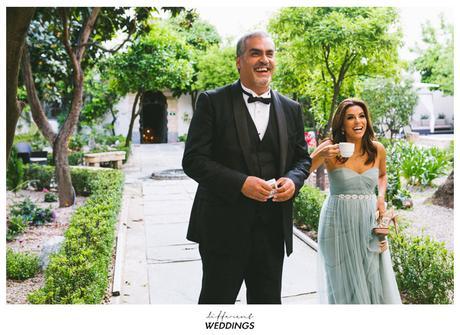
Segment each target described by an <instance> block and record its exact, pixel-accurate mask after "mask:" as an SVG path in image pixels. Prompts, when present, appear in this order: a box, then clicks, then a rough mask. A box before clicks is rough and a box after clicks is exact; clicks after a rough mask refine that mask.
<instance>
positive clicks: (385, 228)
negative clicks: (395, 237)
mask: <svg viewBox="0 0 460 335" xmlns="http://www.w3.org/2000/svg"><path fill="white" fill-rule="evenodd" d="M375 219H376V221H377V226H376V227H375V228H373V229H372V231H373V233H374V234H375V235H378V236H387V235H388V234H389V233H390V224H393V225H394V227H395V231H396V233H398V223H397V222H396V214H395V213H394V211H393V209H391V210H387V211H385V213H384V214H383V215H382V216H380V213H379V211H377V212H376V213H375Z"/></svg>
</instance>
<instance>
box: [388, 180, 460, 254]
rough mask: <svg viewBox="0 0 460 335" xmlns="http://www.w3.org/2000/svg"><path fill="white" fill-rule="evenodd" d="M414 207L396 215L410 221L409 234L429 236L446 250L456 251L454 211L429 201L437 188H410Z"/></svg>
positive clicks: (441, 181) (436, 182)
mask: <svg viewBox="0 0 460 335" xmlns="http://www.w3.org/2000/svg"><path fill="white" fill-rule="evenodd" d="M445 179H446V177H444V178H438V179H437V180H435V184H436V185H440V184H442V183H443V182H444V180H445ZM409 191H410V192H411V194H412V200H413V203H414V206H413V208H412V209H410V210H398V211H396V213H397V214H398V215H399V216H400V218H401V219H402V220H403V221H408V223H409V225H408V227H407V233H409V234H411V235H420V236H423V235H428V236H430V237H432V238H433V239H435V240H436V241H439V242H444V243H445V244H446V248H447V249H449V250H452V251H453V250H454V210H453V209H450V208H445V207H441V206H436V205H433V204H431V203H430V202H429V201H427V200H428V199H429V198H430V197H431V196H432V195H433V193H434V192H435V191H436V187H433V188H427V189H424V190H421V189H419V188H414V187H413V188H409Z"/></svg>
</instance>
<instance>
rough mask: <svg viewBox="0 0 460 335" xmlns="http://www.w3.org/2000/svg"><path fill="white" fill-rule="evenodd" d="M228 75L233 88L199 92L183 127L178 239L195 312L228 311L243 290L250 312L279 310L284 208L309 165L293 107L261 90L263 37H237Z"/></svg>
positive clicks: (268, 69)
mask: <svg viewBox="0 0 460 335" xmlns="http://www.w3.org/2000/svg"><path fill="white" fill-rule="evenodd" d="M236 66H237V68H238V72H239V74H240V79H239V80H238V81H237V82H235V83H233V84H231V85H228V86H225V87H221V88H218V89H216V90H212V91H206V92H204V93H202V94H201V95H200V96H199V98H198V100H197V104H196V111H195V113H194V115H193V118H192V121H191V123H190V128H189V132H188V136H187V142H186V144H185V151H184V157H183V160H182V166H183V168H184V171H185V173H186V174H187V175H188V176H190V177H191V178H193V179H194V180H196V181H197V182H198V184H199V185H198V189H197V192H196V195H195V200H194V203H193V208H192V212H191V216H190V224H189V228H188V233H187V239H189V240H191V241H195V242H198V243H199V251H200V255H201V259H202V265H203V278H202V287H201V293H200V298H199V303H200V304H233V303H235V301H236V298H237V295H238V292H239V290H240V288H241V285H242V283H243V281H244V282H245V285H246V289H247V295H246V297H247V302H248V303H249V304H280V303H281V278H282V270H283V260H284V247H286V254H287V255H288V256H289V254H290V253H291V252H292V202H293V198H294V197H295V195H297V193H298V192H299V190H300V188H301V187H302V185H303V183H304V180H305V179H306V178H307V177H308V173H309V172H308V171H309V169H310V165H311V158H310V156H309V155H308V151H307V146H306V143H305V139H304V128H303V121H302V111H301V108H300V105H299V104H298V103H297V102H295V101H293V100H290V99H288V98H286V97H284V96H282V95H281V94H279V93H277V92H275V91H273V90H271V89H270V82H271V79H272V75H273V73H274V70H275V46H274V43H273V41H272V39H271V38H270V36H269V35H268V34H267V33H265V32H261V31H257V32H253V33H250V34H246V35H244V36H243V37H241V38H240V40H239V41H238V43H237V57H236ZM271 179H275V180H276V189H275V191H274V192H272V190H273V189H272V186H271V185H270V183H269V182H268V181H269V180H271ZM273 193H274V196H273V197H271V195H273Z"/></svg>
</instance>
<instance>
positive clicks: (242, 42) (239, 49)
mask: <svg viewBox="0 0 460 335" xmlns="http://www.w3.org/2000/svg"><path fill="white" fill-rule="evenodd" d="M253 37H266V38H269V39H271V40H272V37H271V36H270V35H269V34H268V33H267V32H265V31H263V30H257V31H253V32H251V33H246V34H244V35H243V36H241V37H240V39H239V40H238V42H237V43H236V57H240V56H241V55H243V54H244V52H245V51H246V41H247V40H248V39H250V38H253ZM272 41H273V40H272ZM273 44H274V43H273Z"/></svg>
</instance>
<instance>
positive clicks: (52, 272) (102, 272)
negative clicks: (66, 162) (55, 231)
mask: <svg viewBox="0 0 460 335" xmlns="http://www.w3.org/2000/svg"><path fill="white" fill-rule="evenodd" d="M74 176H78V177H75V179H74ZM78 178H80V179H79V180H80V181H79V182H81V185H77V184H78V182H77V184H74V187H75V190H76V191H77V194H78V193H79V192H81V190H82V189H83V190H84V191H85V192H86V191H87V192H89V194H90V196H89V198H88V199H87V200H86V202H85V204H84V205H83V206H81V207H79V208H78V209H77V210H76V211H75V213H74V214H73V216H72V218H71V219H70V224H69V228H68V229H67V231H66V233H65V241H64V243H63V246H62V248H61V250H60V251H59V252H58V253H56V254H54V255H52V256H51V258H50V263H49V265H48V267H47V268H46V270H45V285H44V287H43V288H41V289H39V290H37V291H35V292H33V293H31V294H30V295H29V301H30V302H31V303H33V304H99V303H101V301H102V299H103V297H104V294H105V292H106V288H107V285H108V281H109V274H108V271H109V266H110V263H111V259H112V252H113V247H114V241H115V226H116V223H117V221H118V213H119V210H120V205H121V197H122V191H123V174H122V172H121V171H119V170H111V169H103V170H91V169H84V168H72V180H74V182H75V181H76V180H77V179H78ZM83 181H84V182H83ZM84 183H87V185H86V186H87V187H85V185H84Z"/></svg>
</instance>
